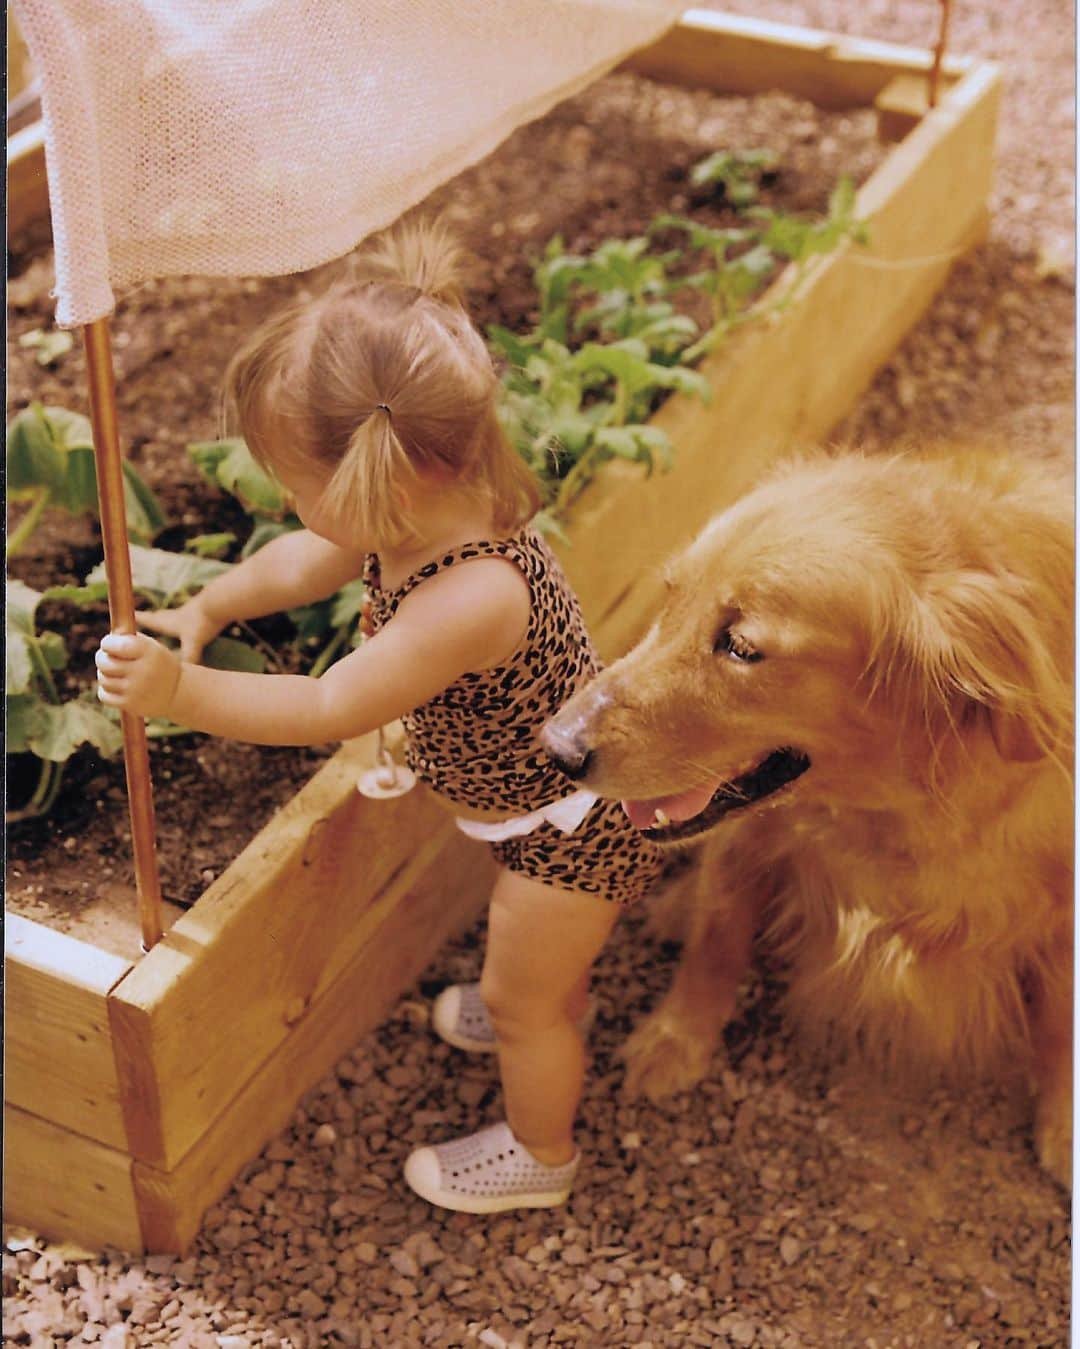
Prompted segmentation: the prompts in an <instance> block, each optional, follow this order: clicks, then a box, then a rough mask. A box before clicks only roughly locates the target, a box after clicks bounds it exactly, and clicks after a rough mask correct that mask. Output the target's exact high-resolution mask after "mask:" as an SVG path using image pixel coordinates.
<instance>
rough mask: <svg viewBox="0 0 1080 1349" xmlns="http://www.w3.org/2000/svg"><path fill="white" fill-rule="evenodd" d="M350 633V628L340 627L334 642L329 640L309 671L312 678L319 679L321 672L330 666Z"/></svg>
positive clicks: (323, 672)
mask: <svg viewBox="0 0 1080 1349" xmlns="http://www.w3.org/2000/svg"><path fill="white" fill-rule="evenodd" d="M348 635H349V630H348V628H338V630H337V632H336V633H335V635H334V640H333V641H332V642H327V644H326V646H324V647H323V649H322V650H321V651H320V652H319V655H318V659H317V660H316V661H315V664H314V665H312V667H311V670H310V671H309V673H310V675H311V677H312V679H318V677H319V676H320V675H321V674H325V672H326V671H327V670H328V669H329V668H330V665H331V662H332V661H333V659H334V657H335V656H336V655H337V653H338V652H339V651H340V650H341V648H342V647H343V646H344V645H345V639H346V638H347V637H348Z"/></svg>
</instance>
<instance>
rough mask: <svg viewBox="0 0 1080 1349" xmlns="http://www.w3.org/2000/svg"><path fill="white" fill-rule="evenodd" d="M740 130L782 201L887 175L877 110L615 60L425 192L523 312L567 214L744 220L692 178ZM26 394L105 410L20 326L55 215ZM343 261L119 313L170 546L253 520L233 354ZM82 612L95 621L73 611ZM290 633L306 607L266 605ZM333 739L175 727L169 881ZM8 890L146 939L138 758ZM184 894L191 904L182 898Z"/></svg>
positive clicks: (134, 431)
mask: <svg viewBox="0 0 1080 1349" xmlns="http://www.w3.org/2000/svg"><path fill="white" fill-rule="evenodd" d="M720 147H736V148H758V147H768V148H770V149H772V150H774V151H776V152H777V153H778V155H779V161H780V166H781V167H780V169H779V171H778V172H777V173H776V174H775V175H772V176H770V178H769V179H767V180H766V182H765V184H764V186H763V190H762V194H761V200H762V202H763V203H764V204H767V205H775V206H783V207H784V208H786V209H788V210H792V211H814V212H821V211H824V210H825V208H826V204H827V199H828V195H829V192H830V190H831V189H832V187H833V186H834V185H835V183H836V181H837V179H838V177H839V176H840V175H841V174H848V175H849V176H851V177H852V178H853V179H854V180H855V181H856V182H857V183H858V182H862V181H863V180H865V179H866V178H867V177H868V176H869V174H870V173H871V172H872V170H873V168H874V167H875V166H876V164H877V163H878V161H879V159H880V158H881V155H882V153H883V152H882V149H881V147H880V146H878V144H877V143H876V141H875V138H874V121H873V114H872V113H870V112H867V111H860V112H855V113H850V114H848V113H845V114H835V113H833V114H829V113H823V112H821V111H820V110H818V109H816V108H814V107H813V106H812V105H810V104H808V103H804V102H801V101H798V100H796V99H793V98H790V97H787V96H785V95H770V96H767V97H762V98H758V99H755V100H747V99H742V98H718V97H714V96H712V95H710V94H707V93H703V92H689V91H686V90H681V89H675V88H671V87H668V86H664V85H658V84H655V83H652V82H649V81H645V80H641V79H638V78H636V77H633V76H630V75H614V76H611V77H609V78H608V79H606V80H604V81H602V82H601V83H600V84H599V85H597V86H595V87H594V88H593V89H591V90H590V91H588V92H587V93H585V94H583V95H581V96H579V97H578V98H575V99H572V100H570V101H569V102H567V103H565V104H563V105H562V106H560V107H559V108H557V109H556V110H555V111H554V112H552V113H551V114H550V115H549V116H547V117H546V118H544V119H543V120H541V121H539V122H537V123H535V124H533V125H531V126H528V127H525V128H523V129H522V130H521V131H519V132H518V133H517V134H515V135H514V136H513V137H512V138H511V139H510V140H509V141H508V142H507V143H506V144H505V145H504V146H503V147H502V148H501V149H500V150H498V151H497V152H496V153H495V154H493V155H492V156H490V157H489V158H488V159H487V160H485V161H484V162H483V163H481V164H480V165H478V166H477V167H476V168H474V169H472V170H470V171H469V172H467V173H465V174H464V175H462V176H461V177H459V178H458V179H457V180H455V182H454V183H453V184H451V185H449V186H447V187H444V188H442V189H440V190H439V191H438V192H436V193H435V194H434V195H433V196H432V198H431V199H430V200H429V201H428V202H426V203H424V204H423V206H422V207H420V208H418V209H419V210H420V211H427V210H443V211H445V212H446V214H447V215H448V217H449V219H450V220H451V221H452V222H453V224H454V225H455V227H457V228H458V230H459V231H460V233H461V235H462V236H463V238H464V240H465V242H466V243H467V245H468V247H469V249H470V251H471V253H472V254H473V255H474V257H475V259H476V263H475V269H474V274H473V275H472V277H471V288H470V295H471V303H472V309H473V313H474V315H475V317H476V319H477V321H478V323H479V324H480V325H481V326H485V325H487V324H491V323H499V324H503V325H505V326H508V327H511V328H514V329H517V330H521V329H524V328H526V327H527V326H528V325H529V323H530V322H531V321H533V320H534V319H535V317H536V315H535V312H534V311H533V305H534V304H535V291H534V289H533V286H532V267H533V264H534V262H535V260H536V258H537V257H538V255H539V254H540V252H541V250H542V248H543V246H544V245H545V244H546V243H547V241H548V240H549V239H550V238H551V237H552V236H553V235H556V234H560V235H561V236H562V237H563V240H564V243H565V246H566V247H567V248H568V249H569V250H570V251H573V252H582V251H587V250H589V249H592V248H594V247H596V245H598V244H599V243H601V242H602V241H603V240H605V239H609V238H617V237H628V236H632V235H635V234H638V233H640V232H642V231H643V230H644V229H645V228H646V227H647V226H648V224H649V223H650V222H651V221H652V220H653V219H654V218H655V217H656V216H657V215H659V214H660V213H662V212H665V211H669V212H675V213H679V214H690V215H693V216H694V218H696V219H698V220H701V221H702V222H704V223H707V224H712V225H717V224H722V223H727V224H730V223H733V221H734V216H733V214H732V212H731V211H730V210H729V209H728V208H727V207H726V206H725V204H724V202H723V198H722V195H720V194H718V193H715V192H713V191H711V190H709V189H699V188H694V187H692V186H691V185H690V183H689V179H688V172H689V169H690V167H691V166H692V165H693V164H694V163H695V162H696V161H698V160H699V159H701V158H702V157H703V156H704V155H705V154H707V153H709V152H711V151H712V150H714V149H717V148H720ZM10 263H11V281H10V286H9V306H10V328H9V338H8V340H9V348H8V359H9V382H8V410H9V415H11V414H12V413H13V412H15V411H17V410H19V409H20V408H21V407H23V406H25V404H26V403H27V402H29V401H30V400H31V399H38V400H40V401H41V402H43V403H45V404H57V405H60V406H64V407H69V408H73V409H79V410H83V409H84V408H85V382H84V381H85V365H84V361H83V357H82V353H81V351H79V350H78V349H75V350H72V351H71V352H70V353H69V354H68V355H66V356H65V357H63V358H62V360H61V361H60V362H58V363H57V364H56V365H55V366H53V367H51V368H48V369H43V368H42V367H40V366H39V365H37V364H36V363H35V362H34V360H33V357H32V354H31V353H30V352H27V351H25V350H23V349H21V348H20V347H19V346H18V339H19V337H20V336H21V335H22V334H23V333H24V332H26V331H28V330H30V329H33V328H39V327H44V328H47V327H49V326H50V324H51V320H52V312H53V305H52V301H51V299H50V298H49V294H48V291H49V288H50V286H51V284H52V256H51V252H50V251H49V249H48V241H47V240H43V239H42V238H41V236H40V233H39V235H38V237H37V238H30V239H27V240H25V241H22V240H18V239H16V240H15V241H13V248H12V252H11V256H10ZM340 265H341V264H337V263H335V264H331V265H330V266H328V267H325V268H321V269H319V270H318V271H317V272H314V273H307V274H304V275H302V276H293V277H279V278H272V279H249V278H241V279H214V280H207V279H202V278H186V279H183V280H169V281H162V282H151V283H148V284H146V285H144V286H142V287H140V288H139V289H138V290H137V291H136V292H135V293H133V294H131V295H128V296H125V297H123V298H122V300H121V303H120V305H119V309H118V312H117V315H116V317H115V320H114V322H113V334H114V345H115V351H116V357H115V359H116V368H117V384H118V398H119V405H120V418H121V433H122V437H123V440H124V443H125V445H126V446H128V447H129V448H130V455H131V458H132V460H133V462H134V463H135V464H136V465H137V466H138V468H139V470H140V472H141V473H142V474H143V476H144V477H145V479H146V480H147V482H148V483H149V484H150V485H151V486H152V487H153V489H154V490H155V491H156V492H157V493H158V495H159V496H160V498H161V500H162V502H163V504H164V506H165V508H166V511H167V513H168V516H169V520H170V527H169V528H168V530H167V531H166V532H165V534H163V535H162V536H160V537H159V539H158V540H157V541H156V545H157V546H159V547H168V548H174V549H180V548H182V547H183V543H184V540H185V539H187V538H190V537H193V536H195V535H197V534H202V533H214V532H218V531H225V530H230V531H232V532H234V533H236V534H237V535H238V536H239V538H240V539H241V540H243V538H244V537H246V534H247V532H248V530H249V527H250V526H249V523H248V522H247V519H246V517H245V516H244V515H243V513H242V511H241V510H240V509H239V507H238V506H237V505H236V504H235V503H234V502H233V501H232V499H231V498H227V497H224V496H222V495H221V494H219V493H218V492H216V491H215V490H213V489H212V488H210V487H208V486H207V485H206V484H205V482H204V481H203V480H202V478H201V477H200V475H199V474H198V472H197V471H196V470H195V468H194V467H193V465H192V463H191V461H190V459H189V457H188V455H187V454H186V452H185V450H184V446H185V445H186V444H187V443H188V442H189V441H197V440H207V439H213V438H214V437H215V436H216V435H217V434H219V430H220V428H219V420H218V399H219V394H220V384H221V374H222V371H223V369H224V366H225V363H226V362H227V360H228V358H229V356H230V354H231V353H232V351H233V349H234V348H235V346H236V344H237V342H238V340H239V339H240V338H241V337H242V336H243V335H244V334H246V333H247V332H248V331H250V329H251V328H252V326H253V325H255V324H256V323H258V322H259V321H260V320H261V319H263V318H264V317H265V316H266V315H267V314H269V313H270V312H272V311H273V310H274V309H275V308H276V307H277V306H279V305H280V304H281V303H282V302H283V301H284V300H285V299H286V298H289V297H292V296H294V295H296V294H297V293H301V294H302V293H303V292H304V291H305V290H307V291H311V290H312V289H314V288H316V287H318V286H319V285H321V284H322V283H324V282H325V280H326V279H327V278H328V277H329V276H330V275H332V274H333V273H334V272H335V271H336V270H337V269H338V268H339V267H340ZM99 558H100V544H99V535H98V530H97V526H96V524H95V523H93V522H90V521H73V520H71V519H69V518H67V517H57V516H54V517H52V518H48V519H47V520H46V523H45V524H44V525H43V526H42V527H40V528H39V530H38V532H37V533H36V534H35V535H34V537H33V539H32V540H31V543H30V544H29V546H28V547H27V549H26V550H25V553H24V554H21V555H20V556H19V557H18V558H17V559H16V560H15V561H14V562H13V564H12V566H11V568H10V571H11V572H12V573H13V574H14V575H16V576H18V577H20V578H21V579H22V580H24V581H26V582H27V583H28V584H29V585H31V586H34V587H35V588H37V589H44V588H45V587H46V586H49V585H55V584H60V583H63V582H75V581H78V580H81V579H82V578H83V577H84V576H85V574H86V573H87V572H88V571H89V570H90V568H91V567H92V566H93V565H94V564H95V563H96V562H97V561H98V560H99ZM73 618H74V619H75V620H76V621H74V622H73V621H72V620H73ZM39 622H40V626H41V627H43V628H50V627H53V628H56V629H57V630H59V631H62V632H63V633H64V635H65V638H66V640H67V643H68V648H69V651H70V653H71V665H70V668H69V670H68V671H67V672H66V674H65V676H64V678H65V679H66V681H67V685H68V688H69V689H72V690H73V689H74V688H75V687H76V686H77V685H78V684H80V683H85V682H86V681H87V680H88V679H89V677H90V673H91V671H92V657H93V651H94V648H95V647H96V645H97V642H98V640H99V638H100V636H101V635H102V633H103V632H104V631H105V611H104V608H102V609H101V611H100V612H99V613H91V614H83V613H73V611H72V610H71V609H70V608H68V607H65V606H63V605H44V606H42V608H41V609H40V610H39ZM256 628H257V630H258V631H259V632H260V634H261V635H263V636H264V637H265V638H266V639H267V640H268V641H270V642H271V643H273V644H275V645H276V646H278V647H279V648H280V647H281V646H283V645H284V644H287V643H288V641H289V638H290V635H291V627H290V625H289V624H288V622H287V620H282V619H277V620H268V621H267V622H265V623H262V624H258V625H256ZM329 753H330V750H329V749H327V750H322V749H319V750H296V749H282V750H279V749H266V748H261V747H253V746H245V745H238V744H235V743H231V742H221V741H214V740H210V739H206V738H204V737H201V736H200V737H196V736H190V737H183V738H176V739H171V740H167V741H158V742H154V743H152V745H151V766H152V771H153V778H154V784H155V807H156V812H157V819H158V834H159V857H160V866H161V875H162V886H163V890H164V893H165V895H166V897H167V898H168V899H170V900H172V901H175V902H177V903H179V904H189V903H192V902H193V901H194V900H195V899H196V898H197V897H198V896H199V894H200V893H201V892H202V891H203V890H204V889H205V888H206V885H207V884H208V882H209V881H211V880H213V879H214V877H215V876H217V875H218V874H220V872H221V871H222V870H223V869H224V868H225V867H226V866H227V865H228V864H229V862H230V861H231V860H232V859H233V858H234V857H235V856H236V854H237V853H238V852H239V851H240V849H241V848H242V847H243V846H244V844H246V843H247V841H248V840H249V839H250V838H251V837H252V836H253V834H254V833H255V832H256V831H257V830H258V829H259V828H260V827H261V826H262V825H263V824H264V823H265V822H266V820H267V819H268V818H269V816H270V815H271V814H272V812H273V811H274V809H276V808H277V807H278V806H280V805H281V804H282V803H283V802H284V801H285V800H287V799H288V798H289V797H290V796H291V795H292V794H293V793H294V792H295V791H296V790H297V789H298V787H299V786H300V785H302V783H303V782H304V781H305V780H306V779H307V778H308V777H309V776H310V774H311V773H312V771H313V769H314V768H316V767H317V766H318V764H319V763H320V762H321V761H322V760H323V759H324V758H325V757H326V756H327V755H328V754H329ZM32 772H33V766H32V765H30V764H22V763H20V762H18V761H15V762H13V763H9V784H8V792H9V803H10V804H11V805H12V806H17V805H18V804H19V800H20V795H22V796H25V795H26V794H27V793H28V791H29V790H30V789H31V788H32V785H33V778H32V777H31V776H30V775H31V773H32ZM8 847H9V852H8V902H9V904H10V905H11V906H12V907H13V908H14V909H15V910H16V911H17V912H20V913H24V914H26V915H27V916H30V917H33V918H35V919H38V920H39V921H43V922H46V923H48V924H49V925H50V926H52V927H59V928H61V929H62V930H68V931H72V932H75V933H82V934H84V935H87V936H91V937H92V938H93V939H94V940H97V941H100V942H101V943H102V944H105V945H113V946H117V945H118V946H119V948H120V949H122V950H123V951H124V952H126V953H129V954H130V953H131V943H132V941H133V939H134V928H133V926H132V923H133V920H132V919H131V918H125V917H123V915H126V914H129V913H131V912H132V911H133V900H132V890H131V865H130V860H129V852H130V842H129V827H128V820H127V811H126V807H125V793H124V786H123V767H122V764H121V763H120V761H119V760H116V761H112V762H106V761H102V760H101V759H100V758H99V757H98V756H97V755H96V753H94V752H93V751H91V750H89V749H86V750H83V751H81V752H80V753H79V754H78V755H77V756H76V757H75V758H74V759H73V760H72V761H71V764H70V766H69V768H68V770H67V774H66V778H65V785H64V789H63V792H62V794H61V796H60V798H59V800H58V801H57V803H56V805H55V807H54V808H53V810H52V812H51V814H50V816H49V817H48V818H47V819H44V820H36V821H29V822H21V823H19V824H17V825H15V826H13V827H12V828H11V830H10V833H9V840H8ZM175 912H179V910H175Z"/></svg>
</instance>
